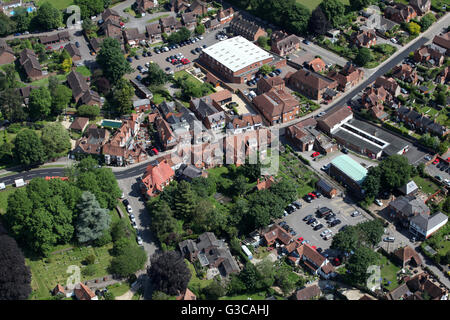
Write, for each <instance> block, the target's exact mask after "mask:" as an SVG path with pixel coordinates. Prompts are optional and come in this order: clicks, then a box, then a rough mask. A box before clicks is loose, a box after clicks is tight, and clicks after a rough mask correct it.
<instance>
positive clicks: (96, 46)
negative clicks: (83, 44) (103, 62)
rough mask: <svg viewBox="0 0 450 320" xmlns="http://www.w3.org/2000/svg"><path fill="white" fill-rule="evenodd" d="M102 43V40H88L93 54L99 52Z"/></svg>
mask: <svg viewBox="0 0 450 320" xmlns="http://www.w3.org/2000/svg"><path fill="white" fill-rule="evenodd" d="M102 43H103V38H91V39H90V40H89V44H90V45H91V47H92V50H93V51H94V52H95V53H98V52H99V51H100V48H101V45H102Z"/></svg>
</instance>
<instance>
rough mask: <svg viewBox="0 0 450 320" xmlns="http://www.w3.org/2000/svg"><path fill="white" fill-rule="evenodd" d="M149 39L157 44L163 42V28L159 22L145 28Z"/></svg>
mask: <svg viewBox="0 0 450 320" xmlns="http://www.w3.org/2000/svg"><path fill="white" fill-rule="evenodd" d="M145 30H146V32H147V37H148V39H149V40H150V41H151V42H157V41H161V40H162V36H161V34H162V28H161V24H160V23H159V22H154V23H150V24H148V25H146V26H145Z"/></svg>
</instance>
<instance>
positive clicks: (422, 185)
mask: <svg viewBox="0 0 450 320" xmlns="http://www.w3.org/2000/svg"><path fill="white" fill-rule="evenodd" d="M413 180H414V182H415V183H416V184H417V186H418V187H419V189H420V190H421V191H422V192H424V193H427V194H430V195H431V194H433V193H435V192H436V191H438V190H439V186H438V185H437V184H435V183H434V182H433V181H431V180H429V179H426V178H422V177H421V176H415V177H413Z"/></svg>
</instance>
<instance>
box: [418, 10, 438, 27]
mask: <svg viewBox="0 0 450 320" xmlns="http://www.w3.org/2000/svg"><path fill="white" fill-rule="evenodd" d="M435 22H436V17H435V16H434V14H432V13H431V12H430V13H427V14H426V15H424V16H423V17H422V18H421V19H420V27H421V28H422V31H425V30H427V29H428V28H429V27H431V25H432V24H433V23H435Z"/></svg>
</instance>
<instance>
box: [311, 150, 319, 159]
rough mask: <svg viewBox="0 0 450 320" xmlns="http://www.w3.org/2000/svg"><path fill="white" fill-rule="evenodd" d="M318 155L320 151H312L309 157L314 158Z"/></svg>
mask: <svg viewBox="0 0 450 320" xmlns="http://www.w3.org/2000/svg"><path fill="white" fill-rule="evenodd" d="M319 155H320V152H317V151H315V152H313V154H312V155H311V157H313V158H315V157H317V156H319Z"/></svg>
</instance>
